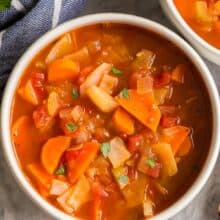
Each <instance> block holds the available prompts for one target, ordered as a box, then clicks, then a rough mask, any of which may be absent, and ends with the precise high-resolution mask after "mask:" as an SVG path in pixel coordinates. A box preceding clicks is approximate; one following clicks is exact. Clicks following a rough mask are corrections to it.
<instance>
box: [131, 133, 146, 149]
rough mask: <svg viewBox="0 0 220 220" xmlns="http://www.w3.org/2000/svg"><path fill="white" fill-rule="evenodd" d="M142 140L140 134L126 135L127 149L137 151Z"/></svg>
mask: <svg viewBox="0 0 220 220" xmlns="http://www.w3.org/2000/svg"><path fill="white" fill-rule="evenodd" d="M143 141H144V138H143V136H142V135H140V134H137V135H132V136H130V137H128V150H129V151H130V152H135V151H138V149H139V147H140V146H141V144H142V143H143Z"/></svg>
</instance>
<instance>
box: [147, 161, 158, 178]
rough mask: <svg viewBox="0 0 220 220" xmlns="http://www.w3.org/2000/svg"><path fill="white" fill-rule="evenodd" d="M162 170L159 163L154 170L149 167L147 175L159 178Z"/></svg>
mask: <svg viewBox="0 0 220 220" xmlns="http://www.w3.org/2000/svg"><path fill="white" fill-rule="evenodd" d="M160 169H161V166H160V164H158V163H157V164H156V165H155V167H154V168H151V167H148V168H147V171H146V174H147V175H148V176H150V177H153V178H158V177H159V175H160Z"/></svg>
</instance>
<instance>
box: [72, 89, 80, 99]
mask: <svg viewBox="0 0 220 220" xmlns="http://www.w3.org/2000/svg"><path fill="white" fill-rule="evenodd" d="M72 95H73V98H74V99H77V98H79V91H78V89H77V88H73V90H72Z"/></svg>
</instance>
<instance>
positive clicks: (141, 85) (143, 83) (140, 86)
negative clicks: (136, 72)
mask: <svg viewBox="0 0 220 220" xmlns="http://www.w3.org/2000/svg"><path fill="white" fill-rule="evenodd" d="M152 91H153V78H152V77H151V76H145V77H144V78H140V79H138V81H137V92H138V94H143V93H147V92H152Z"/></svg>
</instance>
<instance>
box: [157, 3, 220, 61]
mask: <svg viewBox="0 0 220 220" xmlns="http://www.w3.org/2000/svg"><path fill="white" fill-rule="evenodd" d="M160 4H161V7H162V9H163V10H164V12H165V14H166V15H167V17H168V18H169V19H170V20H171V21H172V23H173V24H174V25H175V26H176V28H177V29H178V30H179V31H180V32H181V34H183V36H184V37H185V38H186V39H187V40H188V41H189V42H190V43H191V44H192V46H193V47H195V49H196V50H198V52H199V53H200V54H201V55H202V56H203V57H205V58H206V59H208V60H209V61H211V62H213V63H216V64H217V65H219V64H220V62H219V57H220V50H219V46H220V45H219V40H218V39H219V37H220V34H219V1H218V0H213V1H208V0H192V1H179V0H160Z"/></svg>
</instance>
